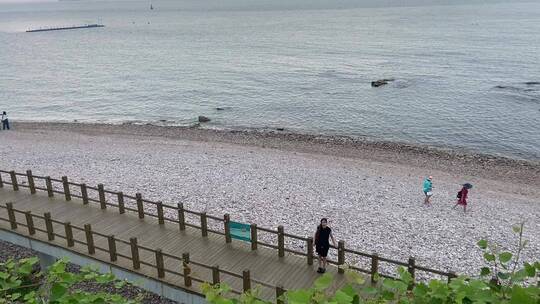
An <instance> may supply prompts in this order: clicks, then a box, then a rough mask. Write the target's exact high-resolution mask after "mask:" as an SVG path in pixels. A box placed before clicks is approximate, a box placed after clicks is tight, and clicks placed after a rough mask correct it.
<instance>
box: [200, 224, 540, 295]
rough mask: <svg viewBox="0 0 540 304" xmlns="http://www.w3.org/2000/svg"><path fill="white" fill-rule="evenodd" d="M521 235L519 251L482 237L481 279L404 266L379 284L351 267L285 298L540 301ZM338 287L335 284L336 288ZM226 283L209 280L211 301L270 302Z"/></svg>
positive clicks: (539, 272)
mask: <svg viewBox="0 0 540 304" xmlns="http://www.w3.org/2000/svg"><path fill="white" fill-rule="evenodd" d="M513 230H514V232H515V233H516V235H517V236H518V238H519V242H518V247H517V249H516V252H515V253H511V252H507V251H500V249H499V248H500V247H499V246H498V245H496V244H494V243H490V242H488V241H486V240H481V241H479V242H478V246H479V248H480V249H481V250H482V251H483V253H484V259H485V261H486V265H487V266H486V267H483V268H482V269H481V271H480V274H479V276H478V277H476V278H470V277H466V276H459V277H457V278H454V279H452V280H451V281H450V282H447V281H446V280H444V281H443V280H431V281H429V282H418V283H416V284H413V278H412V276H411V274H410V273H409V272H408V271H407V270H406V269H405V268H399V269H398V274H399V279H381V278H377V283H376V284H371V282H366V280H365V277H364V276H363V275H361V274H359V273H357V272H355V271H351V270H348V269H346V271H345V275H346V278H347V282H348V284H347V285H346V286H344V287H342V288H340V289H338V290H336V291H334V292H331V291H330V289H332V288H331V286H332V284H333V279H332V275H331V274H328V273H327V274H324V275H323V276H321V277H320V278H319V279H318V280H317V281H315V283H314V285H313V286H312V287H311V288H309V289H298V290H289V291H287V292H286V293H285V294H284V295H283V296H282V298H281V299H280V300H281V301H283V302H285V303H288V304H326V303H328V304H383V303H396V304H454V303H455V304H469V303H491V304H506V303H507V304H540V281H539V278H540V262H538V261H536V262H534V263H522V262H521V261H520V255H521V252H522V250H523V248H525V246H526V245H527V241H524V240H523V224H520V225H518V226H515V227H513ZM332 290H334V289H332ZM229 291H230V288H229V287H228V286H227V285H225V284H220V285H216V286H212V285H209V284H206V285H205V286H204V287H203V292H204V293H205V295H206V299H207V301H208V302H209V303H212V304H239V303H241V304H266V303H269V302H265V301H262V300H260V299H258V297H257V296H258V294H259V292H258V290H257V289H255V290H254V291H250V292H248V293H244V294H242V295H241V296H240V297H238V298H234V297H231V296H230V295H229Z"/></svg>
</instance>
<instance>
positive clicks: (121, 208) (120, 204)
mask: <svg viewBox="0 0 540 304" xmlns="http://www.w3.org/2000/svg"><path fill="white" fill-rule="evenodd" d="M116 195H117V197H118V212H120V214H124V213H125V212H126V207H125V205H124V193H123V192H122V191H120V192H118V193H117V194H116Z"/></svg>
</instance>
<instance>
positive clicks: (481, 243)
mask: <svg viewBox="0 0 540 304" xmlns="http://www.w3.org/2000/svg"><path fill="white" fill-rule="evenodd" d="M476 244H477V245H478V247H480V248H482V249H486V248H487V246H488V241H486V240H480V241H478V243H476Z"/></svg>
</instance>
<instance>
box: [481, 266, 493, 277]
mask: <svg viewBox="0 0 540 304" xmlns="http://www.w3.org/2000/svg"><path fill="white" fill-rule="evenodd" d="M490 273H491V270H490V269H489V267H482V269H480V275H481V276H487V275H489V274H490Z"/></svg>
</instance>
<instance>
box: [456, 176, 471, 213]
mask: <svg viewBox="0 0 540 304" xmlns="http://www.w3.org/2000/svg"><path fill="white" fill-rule="evenodd" d="M469 189H472V185H471V184H469V183H466V184H464V185H463V188H461V190H460V191H459V192H458V193H457V203H456V204H455V205H454V208H452V209H456V207H457V206H458V205H461V206H463V212H464V213H467V197H468V195H469Z"/></svg>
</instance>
